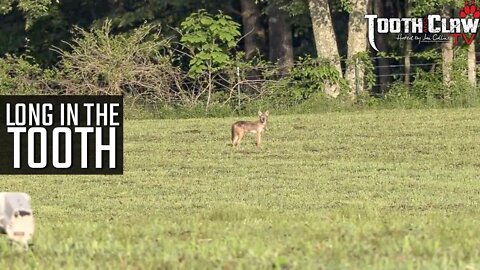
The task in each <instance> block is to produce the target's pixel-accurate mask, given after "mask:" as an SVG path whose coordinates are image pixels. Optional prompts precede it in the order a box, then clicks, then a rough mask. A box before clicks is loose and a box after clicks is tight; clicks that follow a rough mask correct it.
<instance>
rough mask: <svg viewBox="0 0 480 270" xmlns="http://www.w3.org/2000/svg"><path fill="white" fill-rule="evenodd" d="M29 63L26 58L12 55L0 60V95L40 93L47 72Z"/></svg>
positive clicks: (29, 60)
mask: <svg viewBox="0 0 480 270" xmlns="http://www.w3.org/2000/svg"><path fill="white" fill-rule="evenodd" d="M31 61H32V59H29V58H28V57H15V56H12V55H6V56H5V57H4V58H0V95H12V94H38V93H41V92H42V89H43V88H44V85H43V79H44V77H45V76H46V75H48V74H49V72H48V71H44V70H42V69H41V68H40V67H39V66H38V65H37V64H32V63H31Z"/></svg>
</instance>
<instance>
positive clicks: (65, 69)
mask: <svg viewBox="0 0 480 270" xmlns="http://www.w3.org/2000/svg"><path fill="white" fill-rule="evenodd" d="M156 29H157V27H156V26H155V25H144V26H142V27H139V28H137V29H135V30H133V32H131V33H127V34H120V35H111V34H110V31H111V24H110V21H106V22H105V24H104V25H103V26H102V27H101V28H99V29H94V30H91V31H85V30H83V29H81V28H76V29H75V33H76V37H75V38H74V39H73V41H72V43H71V44H69V45H70V47H71V48H70V49H71V51H66V50H60V49H57V51H58V52H59V53H60V55H61V57H62V58H61V61H60V63H59V70H60V72H59V74H58V75H59V78H58V83H59V84H60V88H61V91H62V92H63V93H67V94H88V95H103V94H109V95H120V94H124V95H127V96H134V97H136V98H141V99H143V100H148V101H152V102H167V103H173V102H176V101H178V100H181V99H182V94H183V93H182V91H181V85H182V82H183V78H182V75H181V72H180V70H179V69H178V68H176V67H173V65H172V64H171V58H170V55H169V52H170V47H169V46H170V44H169V41H168V40H166V39H162V38H161V37H160V36H159V35H158V33H157V32H155V30H156Z"/></svg>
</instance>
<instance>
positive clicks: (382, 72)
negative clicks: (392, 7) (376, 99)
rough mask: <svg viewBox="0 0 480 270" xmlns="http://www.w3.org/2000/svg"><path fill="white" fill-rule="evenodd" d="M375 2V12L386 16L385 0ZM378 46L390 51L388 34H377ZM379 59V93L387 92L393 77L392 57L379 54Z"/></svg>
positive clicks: (377, 65) (379, 15)
mask: <svg viewBox="0 0 480 270" xmlns="http://www.w3.org/2000/svg"><path fill="white" fill-rule="evenodd" d="M372 4H373V7H372V9H373V14H377V15H378V17H384V14H385V10H384V0H375V1H372ZM375 38H376V42H377V47H378V50H379V51H380V52H387V51H388V45H387V44H388V42H387V38H386V35H377V36H376V37H375ZM376 58H377V61H376V63H375V64H376V69H377V83H378V87H377V89H376V91H377V92H378V93H381V94H383V93H385V91H386V89H387V88H388V85H389V84H390V80H391V79H392V76H391V75H392V73H391V71H390V59H389V58H386V57H382V56H378V54H377V57H376Z"/></svg>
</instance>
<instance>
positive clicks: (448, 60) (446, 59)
mask: <svg viewBox="0 0 480 270" xmlns="http://www.w3.org/2000/svg"><path fill="white" fill-rule="evenodd" d="M442 17H444V18H450V17H451V9H450V8H449V7H447V6H445V7H444V8H443V10H442ZM452 63H453V37H450V38H449V40H448V42H445V43H443V44H442V70H443V84H444V85H445V86H446V87H447V88H448V87H450V86H451V84H452ZM445 98H449V96H448V95H446V96H445Z"/></svg>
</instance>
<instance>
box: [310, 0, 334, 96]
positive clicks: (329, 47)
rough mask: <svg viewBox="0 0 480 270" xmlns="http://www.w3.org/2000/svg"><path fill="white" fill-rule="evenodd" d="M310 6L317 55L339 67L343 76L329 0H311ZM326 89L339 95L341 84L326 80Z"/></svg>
mask: <svg viewBox="0 0 480 270" xmlns="http://www.w3.org/2000/svg"><path fill="white" fill-rule="evenodd" d="M308 6H309V9H310V17H311V19H312V27H313V35H314V38H315V47H316V49H317V56H318V57H319V58H321V59H326V60H328V61H329V62H330V63H331V64H332V65H333V66H334V67H335V68H336V69H337V71H338V73H339V74H340V77H341V76H342V67H341V65H340V61H339V54H338V47H337V39H336V37H335V31H334V29H333V23H332V17H331V15H330V7H329V5H328V0H309V1H308ZM324 91H325V93H326V94H327V95H329V96H333V97H337V96H338V95H339V94H340V86H339V85H338V84H336V83H334V82H325V86H324Z"/></svg>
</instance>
